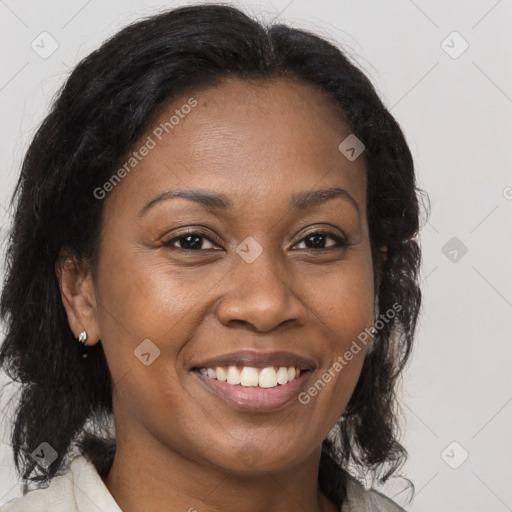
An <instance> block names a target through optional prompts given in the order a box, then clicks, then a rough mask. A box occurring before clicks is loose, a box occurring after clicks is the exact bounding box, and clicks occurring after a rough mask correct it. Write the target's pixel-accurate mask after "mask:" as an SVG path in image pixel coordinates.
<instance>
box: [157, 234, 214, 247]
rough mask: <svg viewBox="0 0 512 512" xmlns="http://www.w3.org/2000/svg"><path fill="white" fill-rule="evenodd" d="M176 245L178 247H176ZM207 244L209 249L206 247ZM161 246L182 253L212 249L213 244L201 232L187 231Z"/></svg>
mask: <svg viewBox="0 0 512 512" xmlns="http://www.w3.org/2000/svg"><path fill="white" fill-rule="evenodd" d="M176 244H178V245H176ZM205 244H206V247H205ZM208 244H209V245H210V246H211V247H208ZM162 246H165V247H170V248H172V249H181V250H184V251H200V250H212V249H214V243H213V242H212V240H210V238H208V237H207V236H206V235H205V234H204V233H202V232H201V231H188V232H186V233H183V234H181V235H179V236H175V237H173V238H171V239H170V240H167V241H165V242H163V243H162Z"/></svg>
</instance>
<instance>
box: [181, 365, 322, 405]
mask: <svg viewBox="0 0 512 512" xmlns="http://www.w3.org/2000/svg"><path fill="white" fill-rule="evenodd" d="M191 373H193V374H194V375H195V376H196V378H198V379H199V380H200V381H201V382H202V383H203V384H204V385H205V386H206V387H207V388H208V389H209V390H210V391H212V392H213V393H215V394H216V395H217V396H219V397H220V398H222V399H224V400H225V401H226V402H228V403H229V404H230V405H233V406H235V407H237V408H239V409H244V410H248V411H257V412H268V411H274V410H276V409H279V408H281V407H283V406H284V405H286V404H287V403H288V402H290V401H291V400H293V399H294V398H296V397H297V396H298V395H299V393H300V392H301V390H302V389H303V388H304V387H305V386H306V382H307V380H308V379H309V376H310V375H311V373H312V372H311V371H309V370H308V371H305V372H303V373H302V374H301V375H300V377H298V378H296V379H294V380H292V381H291V382H288V383H287V384H278V385H277V386H275V387H273V388H260V387H258V386H241V385H236V386H234V385H233V384H228V383H227V382H220V381H218V380H217V379H212V378H210V377H208V376H207V375H203V374H202V373H200V372H199V371H192V372H191Z"/></svg>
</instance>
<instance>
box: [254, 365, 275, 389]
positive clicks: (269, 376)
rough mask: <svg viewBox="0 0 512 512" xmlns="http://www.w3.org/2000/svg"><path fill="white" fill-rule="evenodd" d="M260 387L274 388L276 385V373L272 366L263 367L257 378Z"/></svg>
mask: <svg viewBox="0 0 512 512" xmlns="http://www.w3.org/2000/svg"><path fill="white" fill-rule="evenodd" d="M258 382H259V385H260V388H275V387H276V386H277V373H276V371H275V370H274V368H272V367H270V368H263V370H261V372H260V376H259V379H258Z"/></svg>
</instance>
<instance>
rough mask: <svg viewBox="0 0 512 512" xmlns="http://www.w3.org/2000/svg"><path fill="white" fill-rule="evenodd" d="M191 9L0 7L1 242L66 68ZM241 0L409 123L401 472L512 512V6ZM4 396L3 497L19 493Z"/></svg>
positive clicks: (443, 500) (404, 0) (433, 493)
mask: <svg viewBox="0 0 512 512" xmlns="http://www.w3.org/2000/svg"><path fill="white" fill-rule="evenodd" d="M185 3H187V2H174V1H173V2H171V1H168V2H162V1H160V2H157V1H152V2H151V1H147V2H141V1H122V2H121V1H113V0H108V1H99V0H89V1H75V0H73V1H69V0H68V1H55V0H52V1H46V2H37V1H14V0H0V37H1V41H0V42H1V51H0V59H1V67H0V102H1V127H0V130H1V132H0V148H1V150H0V159H1V166H0V219H1V226H2V228H1V229H2V231H1V233H0V236H1V239H2V241H3V239H4V235H5V227H6V225H7V223H8V221H9V213H8V206H7V204H8V199H9V198H10V194H11V192H12V188H13V185H14V182H15V180H16V176H17V173H18V172H19V163H20V160H21V158H22V155H23V153H24V151H25V150H26V148H27V144H28V141H29V140H30V137H31V136H32V134H33V133H34V129H35V128H36V126H37V125H38V124H39V123H40V122H41V120H42V119H43V117H44V115H45V113H46V112H47V109H48V105H49V102H50V100H51V99H52V96H53V94H54V93H55V92H56V90H57V88H58V87H59V86H60V85H61V84H62V82H63V81H64V80H65V78H66V77H67V75H68V73H69V70H70V69H71V68H72V67H73V66H74V65H75V64H76V63H77V62H78V60H79V59H81V58H83V57H84V56H86V55H87V54H88V53H89V52H90V51H92V50H93V49H95V48H96V47H97V46H98V45H99V44H100V43H101V42H102V41H103V40H104V39H106V38H107V37H108V36H110V35H112V34H113V33H114V32H115V31H117V30H118V29H119V28H120V27H121V26H123V25H126V24H127V23H129V22H130V21H132V20H135V19H136V18H139V17H141V16H143V15H147V14H151V13H155V12H157V11H158V10H160V9H161V8H162V7H172V6H178V5H184V4H185ZM188 3H194V2H188ZM234 3H236V4H238V5H239V6H241V7H243V8H244V10H246V12H248V13H249V14H253V15H256V16H257V17H259V18H261V19H264V20H271V19H274V18H277V19H279V20H282V21H284V22H287V23H291V24H293V25H295V26H297V27H302V28H308V29H311V30H313V31H316V32H319V33H320V34H322V35H323V36H324V37H328V38H329V39H331V40H333V41H336V42H337V43H340V44H342V45H344V47H345V48H346V50H347V51H348V52H349V54H350V55H351V56H352V57H353V58H354V59H355V60H356V61H357V62H358V63H359V64H360V66H362V67H363V69H364V70H365V71H366V73H367V74H369V76H370V78H371V79H372V81H373V82H374V84H375V85H376V86H377V89H378V91H379V92H380V94H381V97H382V98H383V100H384V102H385V103H386V105H387V106H388V107H389V108H390V109H391V112H392V113H393V115H394V116H395V117H396V118H397V120H398V121H399V123H400V124H401V125H402V127H403V129H404V132H405V134H406V137H407V139H408V142H409V144H410V146H411V149H412V152H413V155H414V157H415V160H416V166H417V172H418V179H419V185H420V186H421V187H422V188H424V189H426V190H427V192H428V193H429V196H430V199H431V205H432V212H431V216H430V219H429V221H428V223H426V225H425V227H424V229H423V233H422V247H423V251H424V263H423V268H422V280H423V281H422V285H423V292H424V307H423V311H422V315H421V318H420V323H419V330H418V336H417V341H416V347H415V352H414V356H413V358H412V361H411V364H410V365H409V367H408V369H407V372H406V373H405V376H404V379H403V383H402V392H401V405H402V409H403V412H404V429H403V430H404V436H403V442H404V443H405V446H406V447H407V449H408V450H409V453H410V457H409V460H408V462H407V464H406V466H405V468H404V473H405V474H406V475H407V476H408V477H409V478H411V479H412V481H413V482H414V484H415V486H416V493H417V495H416V499H415V501H414V502H413V504H412V505H409V506H407V508H408V510H411V511H423V510H432V511H434V510H435V511H438V512H445V511H446V512H448V511H454V510H457V511H462V510H464V511H466V512H473V511H475V512H476V511H484V510H485V511H486V512H489V511H496V512H500V511H506V510H512V488H511V486H510V482H511V472H512V467H511V466H512V465H511V464H510V461H511V460H512V443H511V441H510V422H511V418H512V403H511V402H512V386H511V378H510V360H511V354H512V343H510V340H511V331H512V328H511V322H510V319H511V313H512V279H511V274H512V271H511V261H512V260H511V257H510V255H511V253H512V239H511V237H510V226H511V220H512V173H511V170H510V169H511V167H510V164H511V159H512V155H511V152H510V146H511V135H512V115H511V113H512V112H511V111H512V77H511V68H510V62H511V53H512V51H511V48H512V46H511V39H512V35H511V30H510V27H511V26H512V25H511V18H512V2H511V1H510V0H500V1H496V0H480V1H468V0H463V1H446V0H445V1H430V0H414V1H413V0H399V1H389V0H385V1H383V0H380V1H379V0H374V1H368V0H366V1H347V0H342V1H340V0H337V1H335V0H330V1H328V0H324V1H314V2H313V1H311V0H310V1H308V0H292V1H289V0H286V1H280V0H273V1H268V0H267V1H260V2H245V1H243V2H234ZM454 31H455V32H457V33H458V34H453V32H454ZM42 32H48V34H50V36H47V35H42V36H41V35H40V34H41V33H42ZM54 41H55V42H54ZM443 41H444V43H443ZM32 42H34V43H33V46H34V47H35V48H32V47H31V44H32ZM56 44H57V45H58V47H57V48H56V50H55V51H54V52H53V53H52V54H51V55H45V54H44V52H47V53H48V52H50V50H51V49H52V45H56ZM466 45H468V48H467V49H466V50H465V51H463V50H464V48H465V47H466ZM43 57H46V58H43ZM454 237H455V239H453V238H454ZM452 239H453V240H452ZM447 244H448V245H447ZM3 247H4V245H2V250H3ZM466 250H467V252H465V251H466ZM3 379H4V380H5V377H4V376H3ZM8 399H9V397H8V396H5V393H4V395H3V396H2V397H1V405H2V408H1V409H0V439H1V443H0V505H1V504H2V503H4V502H6V501H8V500H9V499H11V498H13V497H15V496H18V495H21V491H20V490H19V488H18V486H17V481H16V477H15V473H14V469H13V462H12V455H11V449H10V446H9V442H8V432H9V429H10V426H11V425H10V418H11V417H12V411H13V407H14V405H15V404H14V402H10V403H8ZM507 427H508V428H507ZM506 432H508V434H507V435H506ZM507 439H508V440H507ZM466 456H467V459H466V460H464V459H465V457H466ZM385 491H386V492H387V493H388V494H389V495H390V496H392V497H394V499H395V500H397V501H401V495H396V492H397V491H396V487H394V486H393V485H390V486H388V487H387V488H386V489H385Z"/></svg>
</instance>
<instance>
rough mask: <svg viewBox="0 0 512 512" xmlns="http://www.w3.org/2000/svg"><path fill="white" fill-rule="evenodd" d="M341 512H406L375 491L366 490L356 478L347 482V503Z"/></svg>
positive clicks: (350, 478) (351, 478)
mask: <svg viewBox="0 0 512 512" xmlns="http://www.w3.org/2000/svg"><path fill="white" fill-rule="evenodd" d="M341 512H406V511H405V509H403V508H402V507H401V506H400V505H398V504H397V503H395V502H394V501H393V500H391V499H389V498H388V497H387V496H384V494H382V493H380V492H379V491H376V490H375V489H370V490H366V489H365V488H364V487H363V486H362V485H361V484H360V483H359V482H358V481H357V480H356V479H355V478H353V477H349V478H348V480H347V502H346V503H345V504H344V505H343V507H342V509H341Z"/></svg>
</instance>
